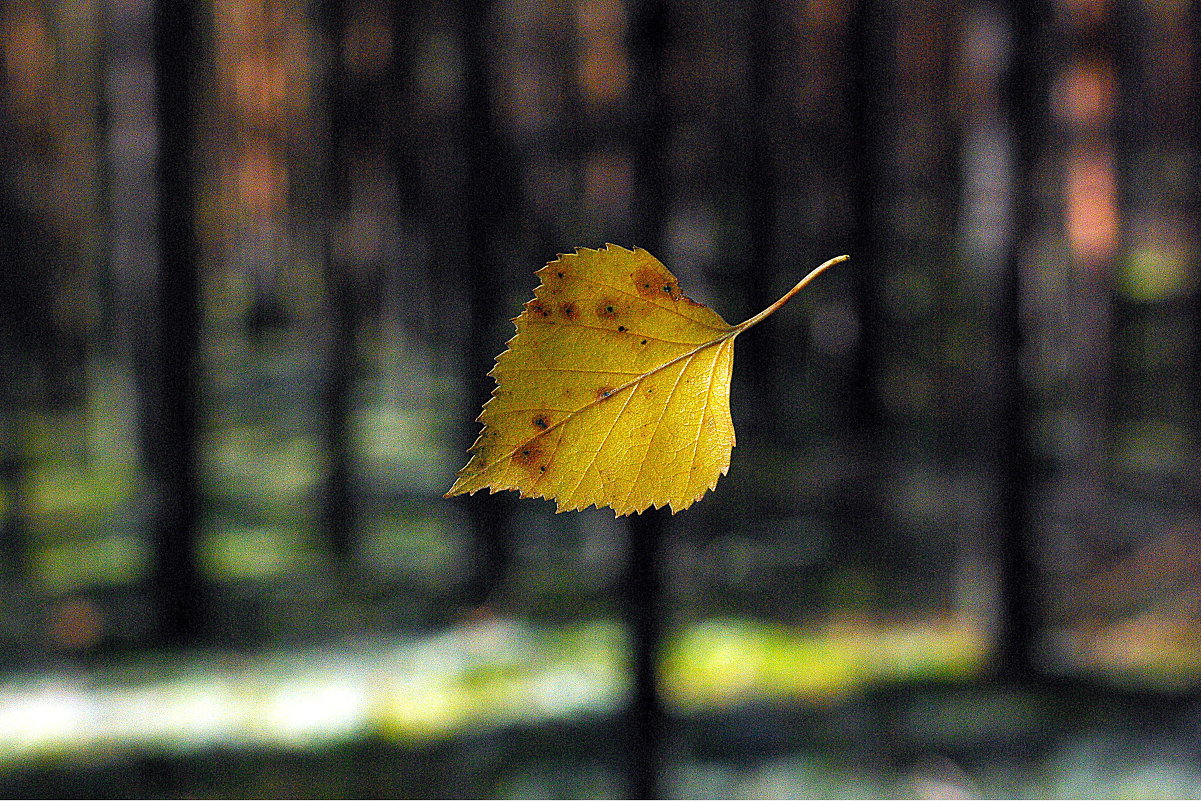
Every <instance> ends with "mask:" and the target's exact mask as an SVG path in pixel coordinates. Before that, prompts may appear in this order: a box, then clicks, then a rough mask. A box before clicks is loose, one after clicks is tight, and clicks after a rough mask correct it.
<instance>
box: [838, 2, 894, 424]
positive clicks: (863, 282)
mask: <svg viewBox="0 0 1201 801" xmlns="http://www.w3.org/2000/svg"><path fill="white" fill-rule="evenodd" d="M890 13H891V12H890V10H889V4H887V3H885V2H883V0H858V2H856V3H855V6H854V8H853V9H852V12H851V18H850V21H849V26H848V31H847V38H848V47H849V63H848V70H849V80H848V82H847V89H848V92H849V96H848V97H847V108H848V111H849V115H850V137H849V151H848V153H847V157H848V164H849V168H850V176H849V180H850V187H849V188H850V204H851V208H850V211H851V231H850V244H849V246H848V252H849V253H850V255H851V259H852V260H853V263H852V266H851V268H850V269H849V271H848V273H849V275H850V277H851V287H852V291H853V293H854V301H855V312H856V316H857V317H858V318H859V340H858V343H857V346H856V349H855V354H854V367H853V372H852V376H851V385H850V393H851V394H850V398H849V406H850V408H851V409H852V421H853V422H854V424H855V426H856V428H857V430H858V431H859V432H860V434H861V435H862V436H864V437H865V438H867V439H868V441H871V442H874V441H875V439H876V437H877V436H878V434H879V432H880V428H881V427H882V425H883V416H882V412H881V409H880V382H879V373H880V369H881V365H882V363H883V361H884V353H883V352H882V350H881V347H882V344H883V337H882V331H883V325H884V321H883V319H882V317H881V314H882V307H881V302H880V291H881V278H882V276H883V269H882V266H881V261H882V259H883V258H884V232H885V212H886V207H885V206H884V205H883V203H882V201H883V200H884V199H886V198H887V197H889V192H888V187H887V186H886V183H885V182H886V179H887V171H886V169H885V165H886V163H887V162H886V159H887V157H888V155H887V153H888V151H887V146H886V142H887V136H886V134H887V130H888V127H887V125H888V121H887V113H888V108H887V105H886V104H887V103H888V102H889V101H888V98H889V97H890V96H891V90H892V85H891V73H892V63H893V56H892V48H891V46H890V45H891V42H892V18H891V16H890Z"/></svg>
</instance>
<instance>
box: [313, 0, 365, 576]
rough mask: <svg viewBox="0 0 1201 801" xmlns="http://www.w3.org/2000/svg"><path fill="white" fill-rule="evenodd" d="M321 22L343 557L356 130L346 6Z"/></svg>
mask: <svg viewBox="0 0 1201 801" xmlns="http://www.w3.org/2000/svg"><path fill="white" fill-rule="evenodd" d="M322 11H323V20H322V22H323V27H324V32H325V36H326V41H327V43H328V48H329V75H328V98H327V120H326V125H327V126H328V127H327V132H326V147H325V153H326V158H327V159H328V163H327V164H326V167H325V182H326V187H325V188H326V193H325V194H326V199H325V202H326V204H327V205H326V208H327V212H326V215H325V231H324V235H325V242H324V252H325V287H326V293H327V298H326V300H327V303H328V314H329V318H328V319H329V322H328V330H327V332H326V337H327V340H326V351H325V365H324V369H325V373H324V378H325V381H324V384H323V386H322V388H321V397H320V401H321V426H322V428H321V438H322V441H323V443H324V446H325V457H326V473H325V480H324V486H323V488H322V490H323V491H322V498H321V517H322V523H323V525H324V528H325V532H326V536H327V537H328V540H329V544H330V549H331V550H332V551H333V553H334V556H335V557H336V558H337V559H339V560H340V561H342V562H343V563H345V561H346V560H347V559H348V558H349V557H350V555H351V551H352V549H353V547H354V530H355V509H354V497H353V493H352V477H351V469H352V468H351V465H352V459H353V456H352V448H351V436H350V415H351V408H350V397H351V390H352V388H353V386H354V364H355V347H354V343H355V331H356V328H357V315H356V313H355V306H354V302H355V299H354V292H353V282H352V280H351V274H350V267H349V265H348V264H347V263H346V259H345V257H344V254H345V252H346V248H345V246H344V245H343V243H341V242H340V241H339V237H340V229H341V223H342V222H343V221H344V220H345V219H346V216H347V213H348V212H349V209H348V205H349V202H350V190H349V186H348V185H347V183H348V170H349V164H348V161H349V158H350V154H351V152H352V149H351V143H352V140H353V137H354V133H355V131H354V125H353V122H352V114H353V110H352V108H351V99H350V87H349V86H348V81H349V76H348V75H347V69H346V61H345V54H344V53H343V47H344V45H345V30H346V14H347V7H346V4H345V3H344V2H342V1H341V0H327V1H326V3H325V5H324V8H323V9H322Z"/></svg>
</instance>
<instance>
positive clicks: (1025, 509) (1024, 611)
mask: <svg viewBox="0 0 1201 801" xmlns="http://www.w3.org/2000/svg"><path fill="white" fill-rule="evenodd" d="M1008 9H1009V22H1010V26H1011V29H1012V34H1013V37H1012V41H1011V44H1010V58H1011V62H1010V64H1011V68H1010V74H1009V85H1008V87H1007V97H1008V101H1009V102H1008V112H1009V114H1008V116H1009V131H1010V136H1011V140H1012V142H1013V194H1012V198H1013V200H1012V203H1013V206H1012V208H1011V210H1010V219H1011V220H1012V223H1011V230H1010V242H1009V248H1008V256H1007V264H1006V266H1005V273H1004V282H1003V285H1002V287H1001V296H1000V302H999V304H998V308H997V324H998V328H997V347H998V352H999V356H998V359H999V363H998V374H999V376H998V377H999V387H1000V403H999V412H998V414H999V423H1000V424H999V426H998V435H999V439H998V445H999V449H1000V450H999V453H998V454H997V461H998V475H999V477H1000V514H999V525H1000V543H999V545H1000V548H999V550H1000V582H999V583H1000V587H999V590H1000V598H999V606H1000V609H999V615H1000V620H999V621H998V623H999V631H998V634H997V660H996V671H997V673H998V675H999V676H1000V677H1001V678H1004V679H1007V680H1011V681H1028V680H1031V679H1033V678H1035V677H1036V676H1037V673H1038V671H1037V669H1036V664H1035V658H1034V649H1035V645H1036V638H1037V636H1038V634H1039V632H1040V630H1041V628H1042V620H1043V614H1042V599H1041V594H1040V592H1039V586H1038V584H1039V575H1038V565H1037V553H1036V541H1035V531H1034V527H1033V525H1032V515H1031V489H1032V487H1033V486H1034V484H1035V480H1036V471H1037V469H1038V465H1037V461H1036V459H1035V456H1034V453H1033V452H1032V448H1031V443H1030V421H1031V408H1030V397H1029V392H1028V389H1027V386H1026V382H1025V380H1024V378H1023V375H1022V361H1023V356H1024V354H1025V350H1026V336H1025V327H1024V325H1023V321H1022V305H1023V304H1022V294H1023V281H1022V274H1023V266H1024V264H1025V261H1026V257H1027V254H1028V250H1029V248H1030V247H1031V242H1032V239H1033V235H1034V225H1035V222H1036V220H1037V219H1038V208H1037V197H1036V185H1035V184H1036V176H1037V171H1038V166H1039V163H1040V161H1041V158H1042V148H1043V147H1044V142H1045V140H1046V137H1047V135H1048V134H1049V127H1048V124H1047V101H1048V95H1047V86H1048V81H1049V69H1048V64H1047V56H1046V50H1045V48H1046V46H1047V41H1046V37H1047V34H1048V30H1049V27H1050V22H1051V10H1050V8H1049V7H1048V4H1047V3H1044V2H1028V1H1027V0H1011V2H1010V3H1009V5H1008Z"/></svg>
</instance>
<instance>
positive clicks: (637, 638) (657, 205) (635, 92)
mask: <svg viewBox="0 0 1201 801" xmlns="http://www.w3.org/2000/svg"><path fill="white" fill-rule="evenodd" d="M669 27H670V25H669V9H668V3H667V2H666V0H644V1H643V2H641V3H635V4H633V6H632V8H631V13H630V39H629V52H630V60H631V66H632V68H633V73H632V76H631V77H632V80H631V85H630V101H631V102H630V105H631V109H632V110H631V113H632V116H633V118H634V120H635V123H634V125H635V127H634V129H633V131H632V133H633V140H634V141H633V151H634V221H635V222H634V224H635V230H636V236H637V241H636V242H635V244H636V245H638V246H641V247H644V248H646V249H647V250H649V251H650V252H651V253H654V254H662V253H663V245H664V229H665V227H666V222H667V215H668V211H669V206H668V204H669V200H668V198H669V196H670V195H669V192H668V184H669V180H670V178H669V176H668V174H667V148H668V146H669V141H670V137H669V134H670V128H669V126H670V125H671V115H670V113H669V110H668V98H667V93H666V91H665V86H664V65H665V61H666V49H667V46H668V35H669ZM667 516H668V514H667V509H665V508H664V509H657V510H656V509H648V510H647V511H645V512H643V513H642V514H640V515H635V516H632V517H630V518H629V527H628V535H629V547H628V556H627V559H628V564H627V568H626V570H627V573H626V581H625V586H626V597H625V602H626V619H627V621H628V625H629V627H630V636H631V639H632V641H633V646H634V654H633V676H632V677H631V678H632V680H633V688H632V694H631V697H630V707H629V709H628V711H627V713H626V715H627V724H626V725H627V731H628V733H629V742H628V746H627V747H628V748H629V749H630V751H629V754H630V762H629V774H628V783H629V786H628V791H629V794H630V797H631V798H660V797H662V790H661V773H662V765H663V743H664V740H665V737H666V731H665V729H666V723H667V720H666V715H665V714H664V710H663V701H662V697H661V695H660V692H659V672H658V666H659V657H660V654H661V651H662V641H663V629H662V627H663V620H664V617H665V611H666V610H665V609H664V608H663V586H662V564H661V563H662V554H663V539H664V534H665V531H666V522H667Z"/></svg>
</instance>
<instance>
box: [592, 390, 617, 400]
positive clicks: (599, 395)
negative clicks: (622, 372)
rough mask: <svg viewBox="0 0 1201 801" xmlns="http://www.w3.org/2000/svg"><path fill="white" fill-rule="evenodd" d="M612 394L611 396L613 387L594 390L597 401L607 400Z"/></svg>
mask: <svg viewBox="0 0 1201 801" xmlns="http://www.w3.org/2000/svg"><path fill="white" fill-rule="evenodd" d="M612 394H613V387H600V388H599V389H597V390H596V397H597V398H598V399H603V398H607V397H609V396H610V395H612Z"/></svg>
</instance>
